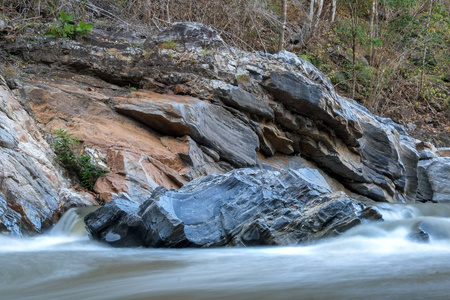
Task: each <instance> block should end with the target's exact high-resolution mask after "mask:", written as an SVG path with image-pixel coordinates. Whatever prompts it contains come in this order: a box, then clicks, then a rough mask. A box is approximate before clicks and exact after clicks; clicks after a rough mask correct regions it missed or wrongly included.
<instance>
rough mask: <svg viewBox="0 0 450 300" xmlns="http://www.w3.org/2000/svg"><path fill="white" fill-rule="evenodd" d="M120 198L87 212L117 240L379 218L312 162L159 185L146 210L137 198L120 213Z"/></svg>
mask: <svg viewBox="0 0 450 300" xmlns="http://www.w3.org/2000/svg"><path fill="white" fill-rule="evenodd" d="M114 202H117V203H116V204H114ZM129 202H130V201H129ZM131 204H132V203H130V205H131ZM118 206H120V207H123V206H127V205H126V203H125V202H124V200H123V199H120V200H114V201H112V202H111V203H108V205H107V206H105V207H103V208H100V209H99V210H97V211H96V212H94V213H92V214H90V215H88V216H87V217H86V219H85V221H86V226H87V230H88V232H90V234H91V235H92V236H94V237H96V238H98V239H100V240H102V241H104V242H107V243H109V244H111V245H114V246H127V245H130V244H133V245H140V246H146V247H215V246H230V245H237V246H254V245H295V244H298V243H304V242H308V241H313V240H316V239H318V238H321V237H325V236H336V235H339V234H340V233H342V232H344V231H345V230H347V229H349V228H351V227H353V226H355V225H357V224H360V223H361V222H362V220H364V219H379V218H380V216H379V215H378V214H372V215H371V214H368V213H367V210H368V208H366V205H365V204H364V203H362V202H360V201H357V200H355V199H352V198H350V197H348V196H347V195H345V194H343V193H333V192H332V189H331V187H330V186H329V185H328V183H327V181H326V180H325V178H323V177H322V176H321V175H320V173H319V172H318V171H317V170H314V169H309V168H304V169H297V170H289V171H277V170H266V169H240V170H234V171H231V172H228V173H226V174H223V175H208V176H205V177H202V178H199V179H196V180H194V181H192V182H190V183H188V184H186V185H185V186H183V187H182V188H181V189H179V190H165V189H157V190H155V191H154V192H153V194H152V195H151V197H150V198H149V199H148V200H146V201H145V202H143V204H142V205H141V206H140V209H139V211H137V208H136V205H135V204H132V209H129V208H128V207H127V209H128V210H130V211H129V212H128V213H126V214H122V215H121V214H119V213H117V211H118V208H117V207H118ZM130 219H131V220H132V221H131V224H129V222H130ZM137 223H139V225H137ZM124 233H128V234H125V235H124Z"/></svg>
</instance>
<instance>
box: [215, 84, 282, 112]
mask: <svg viewBox="0 0 450 300" xmlns="http://www.w3.org/2000/svg"><path fill="white" fill-rule="evenodd" d="M216 93H217V94H218V96H219V97H220V98H221V99H222V101H223V102H224V103H225V105H227V106H231V107H234V108H236V109H239V110H240V111H242V112H247V113H249V114H251V115H256V116H259V117H261V118H265V119H269V120H273V118H274V112H273V109H272V108H271V107H270V106H269V105H268V104H267V103H265V102H264V101H262V100H260V99H258V98H257V97H255V96H254V95H253V94H251V93H249V92H247V91H245V90H243V89H242V88H240V87H233V86H227V87H224V88H221V89H218V90H217V91H216Z"/></svg>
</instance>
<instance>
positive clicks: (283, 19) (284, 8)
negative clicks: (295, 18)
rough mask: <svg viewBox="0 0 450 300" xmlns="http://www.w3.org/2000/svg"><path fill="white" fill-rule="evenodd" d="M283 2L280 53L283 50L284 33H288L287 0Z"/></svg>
mask: <svg viewBox="0 0 450 300" xmlns="http://www.w3.org/2000/svg"><path fill="white" fill-rule="evenodd" d="M282 1H283V6H282V8H281V29H280V40H279V43H278V52H280V51H281V50H283V45H284V32H285V31H286V14H287V0H282Z"/></svg>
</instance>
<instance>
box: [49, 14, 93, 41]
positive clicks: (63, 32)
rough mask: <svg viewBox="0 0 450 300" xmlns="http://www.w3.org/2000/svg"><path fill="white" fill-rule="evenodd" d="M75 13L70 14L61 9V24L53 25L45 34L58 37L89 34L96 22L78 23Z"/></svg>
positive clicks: (73, 37) (71, 37)
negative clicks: (75, 20)
mask: <svg viewBox="0 0 450 300" xmlns="http://www.w3.org/2000/svg"><path fill="white" fill-rule="evenodd" d="M74 18H75V14H73V13H72V14H70V15H68V14H67V13H66V12H65V11H63V10H61V12H60V17H59V18H58V21H59V22H61V25H59V26H57V25H51V26H50V27H49V28H48V29H47V32H46V33H45V35H49V36H53V37H56V38H60V37H65V38H69V39H75V38H76V37H77V36H83V35H84V36H88V34H89V32H91V31H92V29H93V28H94V24H92V23H90V24H86V23H85V22H83V21H80V22H78V24H77V23H75V22H74Z"/></svg>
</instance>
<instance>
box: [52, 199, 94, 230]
mask: <svg viewBox="0 0 450 300" xmlns="http://www.w3.org/2000/svg"><path fill="white" fill-rule="evenodd" d="M98 208H99V207H98V206H86V207H74V208H71V209H69V210H68V211H67V212H66V213H65V214H64V215H63V216H62V217H61V219H59V221H58V223H56V225H55V226H54V227H53V228H52V230H51V231H50V235H52V236H86V235H87V232H86V229H85V226H84V217H85V216H86V215H87V214H89V213H91V212H93V211H95V210H97V209H98Z"/></svg>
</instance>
